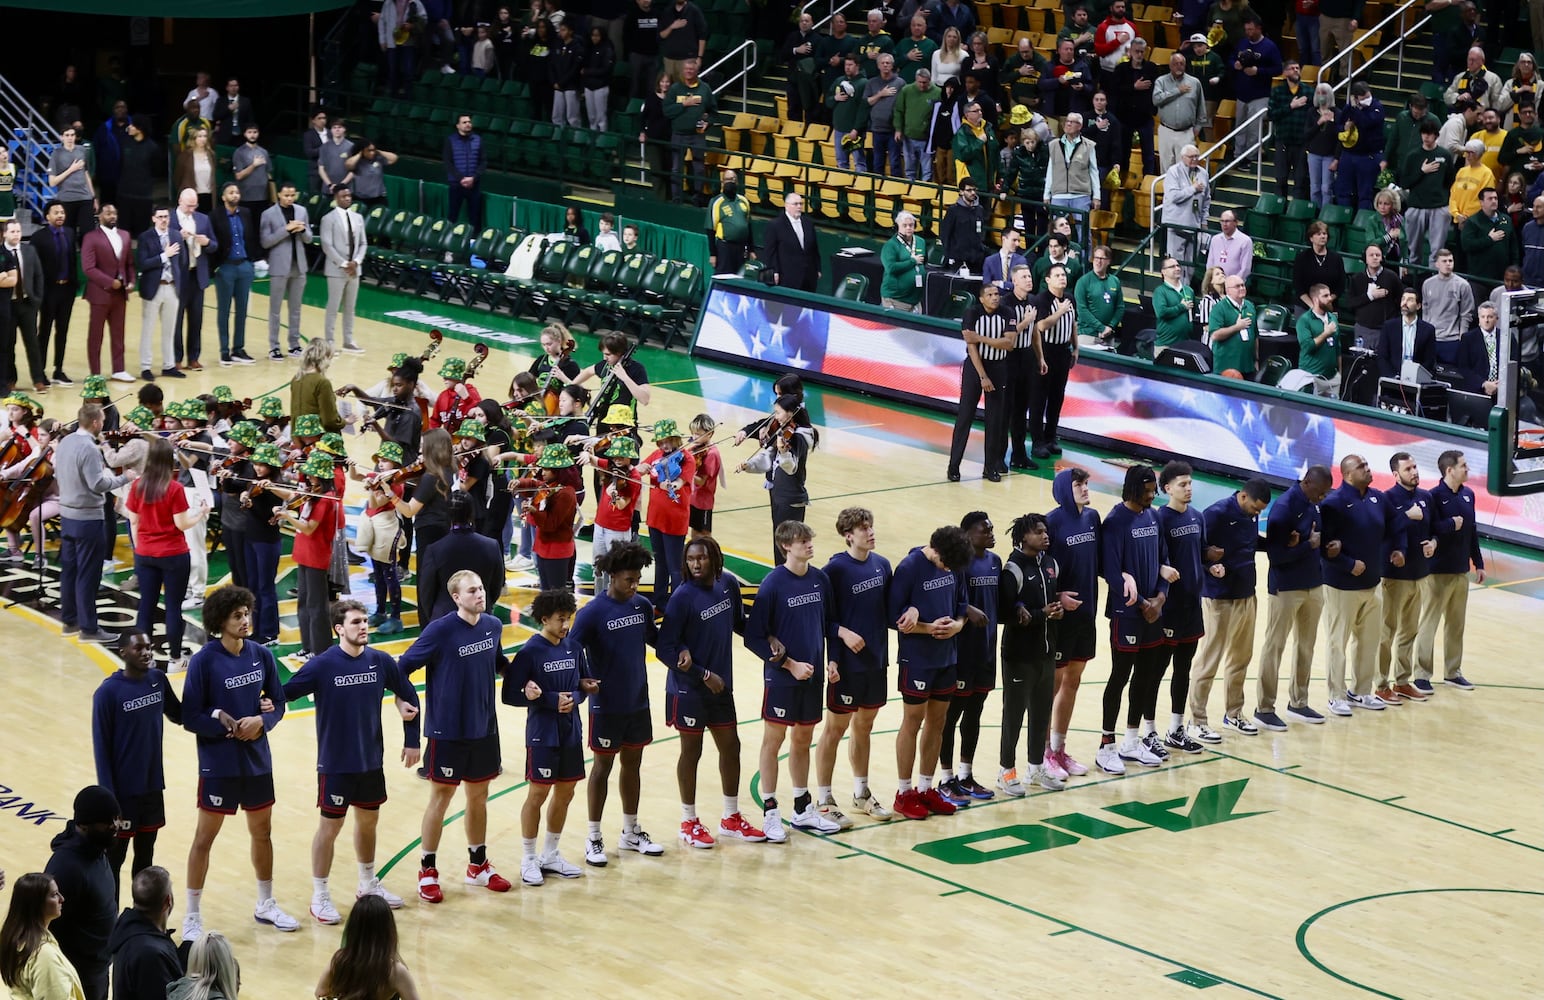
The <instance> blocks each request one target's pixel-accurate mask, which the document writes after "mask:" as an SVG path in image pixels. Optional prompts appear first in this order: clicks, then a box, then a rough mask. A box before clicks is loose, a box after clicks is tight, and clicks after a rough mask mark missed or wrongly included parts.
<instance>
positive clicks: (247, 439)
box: [225, 420, 262, 449]
mask: <svg viewBox="0 0 1544 1000" xmlns="http://www.w3.org/2000/svg"><path fill="white" fill-rule="evenodd" d="M225 437H226V438H227V439H228V440H231V441H234V442H236V443H237V444H239V445H241V446H242V447H243V448H248V449H250V448H256V447H257V446H258V444H259V443H261V441H262V438H261V437H259V436H258V433H257V428H256V427H255V426H253V425H252V424H250V423H248V422H247V421H245V420H243V421H242V422H241V423H239V424H237V425H236V426H235V427H232V428H231V429H230V432H229V433H228V434H226V435H225Z"/></svg>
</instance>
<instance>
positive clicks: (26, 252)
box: [0, 219, 48, 393]
mask: <svg viewBox="0 0 1544 1000" xmlns="http://www.w3.org/2000/svg"><path fill="white" fill-rule="evenodd" d="M4 252H5V253H7V254H9V255H10V256H9V257H8V259H7V260H6V267H5V270H6V271H11V270H17V269H19V270H20V272H21V273H20V274H19V275H18V276H17V280H16V281H14V282H12V283H10V284H9V285H8V286H7V287H5V288H0V294H4V295H5V296H6V297H7V298H9V299H10V300H11V301H10V306H11V309H10V317H11V320H10V324H9V325H10V329H8V330H4V331H0V338H3V339H4V342H5V356H6V358H7V359H9V362H8V363H7V364H6V365H5V369H6V371H5V378H6V379H7V381H16V382H20V381H21V373H20V370H19V369H17V367H16V361H15V358H16V335H17V334H18V333H20V334H21V342H22V347H23V349H24V350H25V351H26V354H27V367H28V368H30V369H31V370H32V372H31V374H32V388H33V389H34V390H35V391H37V392H40V393H42V392H47V391H48V377H47V375H46V374H45V373H44V370H43V349H42V346H41V345H40V344H39V343H38V310H39V309H40V308H42V305H43V293H44V291H45V288H44V282H43V262H42V261H40V260H39V259H38V252H37V250H36V249H34V248H33V246H32V244H30V243H23V242H22V241H21V223H20V222H17V221H16V220H15V219H11V220H10V221H8V222H7V223H6V224H5V248H4Z"/></svg>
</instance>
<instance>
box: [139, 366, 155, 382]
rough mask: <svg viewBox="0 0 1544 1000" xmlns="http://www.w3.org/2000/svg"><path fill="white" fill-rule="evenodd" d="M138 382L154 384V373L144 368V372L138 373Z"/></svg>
mask: <svg viewBox="0 0 1544 1000" xmlns="http://www.w3.org/2000/svg"><path fill="white" fill-rule="evenodd" d="M139 380H140V381H141V382H154V381H155V372H153V371H151V370H150V369H149V368H146V369H145V370H144V371H142V372H140V373H139Z"/></svg>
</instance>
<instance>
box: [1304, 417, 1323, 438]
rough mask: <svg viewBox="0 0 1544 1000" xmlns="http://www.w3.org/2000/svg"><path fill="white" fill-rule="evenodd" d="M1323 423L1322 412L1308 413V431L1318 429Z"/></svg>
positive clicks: (1311, 431)
mask: <svg viewBox="0 0 1544 1000" xmlns="http://www.w3.org/2000/svg"><path fill="white" fill-rule="evenodd" d="M1323 424H1324V417H1323V415H1322V414H1318V413H1310V414H1309V415H1308V432H1309V433H1310V434H1312V433H1313V432H1314V431H1316V430H1318V429H1319V428H1320V427H1321V426H1323Z"/></svg>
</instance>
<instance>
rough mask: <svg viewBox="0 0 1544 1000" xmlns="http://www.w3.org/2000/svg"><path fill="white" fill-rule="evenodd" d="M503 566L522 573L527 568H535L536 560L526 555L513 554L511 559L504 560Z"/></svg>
mask: <svg viewBox="0 0 1544 1000" xmlns="http://www.w3.org/2000/svg"><path fill="white" fill-rule="evenodd" d="M504 568H505V569H507V570H509V571H510V572H513V573H524V572H526V571H527V570H533V569H535V568H536V561H535V560H534V559H530V558H527V557H526V556H515V557H514V558H513V559H509V560H506V561H505V563H504Z"/></svg>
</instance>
